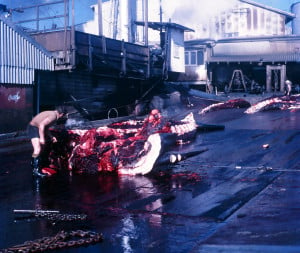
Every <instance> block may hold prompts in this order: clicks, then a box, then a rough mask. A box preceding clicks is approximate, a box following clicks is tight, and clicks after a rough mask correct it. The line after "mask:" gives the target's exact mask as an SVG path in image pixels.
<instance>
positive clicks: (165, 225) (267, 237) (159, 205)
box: [0, 108, 300, 252]
mask: <svg viewBox="0 0 300 253" xmlns="http://www.w3.org/2000/svg"><path fill="white" fill-rule="evenodd" d="M194 110H195V108H194ZM195 111H196V110H195ZM197 119H198V120H199V121H200V122H203V123H210V124H224V125H225V130H223V131H215V132H199V135H198V137H197V140H196V142H194V143H193V144H191V145H189V146H182V147H178V149H177V150H181V151H189V150H193V149H195V148H196V147H206V148H208V151H206V152H204V153H201V154H199V155H197V156H194V157H190V158H188V159H186V160H184V161H183V162H181V163H178V164H177V165H173V166H168V165H165V166H161V167H156V168H155V170H154V171H153V172H152V173H151V174H149V175H147V176H134V177H132V176H117V175H112V174H105V175H97V176H95V175H93V176H80V175H74V174H73V175H69V174H68V173H60V174H58V175H57V176H56V177H54V178H51V179H50V180H46V181H40V180H38V181H36V180H33V179H32V176H31V171H30V167H29V159H28V158H29V156H30V148H27V149H24V147H23V148H19V147H18V145H16V146H15V149H14V150H11V149H10V150H9V152H6V153H5V154H4V153H3V152H1V167H0V202H1V205H0V216H1V219H0V249H2V248H8V247H11V246H13V245H16V244H21V243H23V242H24V241H26V240H34V239H37V238H41V237H43V236H54V235H55V234H57V233H58V231H60V230H62V229H63V230H65V231H69V230H77V229H87V230H91V231H94V232H97V233H102V234H103V238H104V240H103V242H100V243H97V244H94V245H89V246H86V247H79V248H74V247H72V248H70V249H65V251H64V252H299V251H300V241H299V238H300V230H299V218H300V216H299V207H300V199H299V183H300V170H299V168H300V164H299V160H300V159H299V154H300V147H299V145H298V143H299V138H300V128H299V125H300V124H299V123H300V114H299V112H290V111H285V112H283V111H273V112H264V113H258V114H255V115H246V114H244V113H243V111H242V110H241V109H230V110H226V112H225V113H224V111H223V112H221V111H216V112H211V113H207V114H205V115H197ZM265 144H268V145H265ZM1 150H2V151H3V150H4V148H1ZM3 154H4V155H3ZM35 208H40V209H46V210H60V211H61V212H63V213H85V214H87V217H88V218H87V220H86V221H71V222H64V221H60V222H57V223H55V224H52V223H51V222H49V221H47V220H44V219H36V218H34V217H33V218H32V219H28V218H26V219H16V217H15V214H14V213H13V210H14V209H35ZM57 252H59V251H57ZM60 252H61V251H60Z"/></svg>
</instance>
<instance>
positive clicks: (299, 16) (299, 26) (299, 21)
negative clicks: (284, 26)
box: [291, 2, 300, 35]
mask: <svg viewBox="0 0 300 253" xmlns="http://www.w3.org/2000/svg"><path fill="white" fill-rule="evenodd" d="M291 12H292V13H294V14H295V16H296V17H295V18H294V20H293V22H292V33H293V34H296V35H300V2H297V3H294V4H293V5H292V6H291Z"/></svg>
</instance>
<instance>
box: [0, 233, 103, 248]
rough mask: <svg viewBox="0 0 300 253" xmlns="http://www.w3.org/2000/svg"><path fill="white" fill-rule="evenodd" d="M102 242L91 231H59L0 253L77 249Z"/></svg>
mask: <svg viewBox="0 0 300 253" xmlns="http://www.w3.org/2000/svg"><path fill="white" fill-rule="evenodd" d="M102 241H103V236H102V234H99V233H96V232H93V231H84V230H73V231H70V232H65V231H60V232H59V233H57V234H56V235H55V236H52V237H43V238H41V239H37V240H34V241H26V242H24V243H23V244H21V245H16V246H13V247H11V248H7V249H3V250H0V253H27V252H43V251H45V250H54V249H62V248H66V247H79V246H83V245H87V244H93V243H99V242H102Z"/></svg>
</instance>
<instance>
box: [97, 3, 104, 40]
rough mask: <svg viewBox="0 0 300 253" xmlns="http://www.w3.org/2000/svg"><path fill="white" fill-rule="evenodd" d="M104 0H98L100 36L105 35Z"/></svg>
mask: <svg viewBox="0 0 300 253" xmlns="http://www.w3.org/2000/svg"><path fill="white" fill-rule="evenodd" d="M102 23H103V21H102V0H98V29H99V33H98V35H99V36H102V35H103V25H102Z"/></svg>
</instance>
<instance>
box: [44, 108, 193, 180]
mask: <svg viewBox="0 0 300 253" xmlns="http://www.w3.org/2000/svg"><path fill="white" fill-rule="evenodd" d="M196 128H197V124H196V123H195V120H194V117H193V114H192V113H191V114H189V115H188V116H187V117H185V118H184V119H183V120H181V121H168V120H166V119H163V118H162V117H161V114H160V113H159V111H158V110H152V111H151V113H150V114H149V116H148V117H147V118H146V119H145V120H144V121H133V120H130V121H124V122H118V123H113V124H110V125H108V126H105V127H99V128H93V129H88V130H86V129H74V130H73V129H71V130H60V131H53V135H57V136H56V137H57V139H58V140H59V143H58V144H54V145H53V147H52V149H51V152H50V156H49V160H50V163H51V166H52V167H58V168H61V169H69V170H72V171H74V172H76V173H89V174H91V173H97V172H105V171H107V172H117V173H121V174H133V175H135V174H146V173H148V172H149V171H151V169H152V167H153V165H154V163H155V161H156V160H157V158H158V156H159V155H160V153H161V151H162V145H164V143H165V142H164V138H165V137H166V136H167V135H168V139H171V140H174V141H173V143H172V144H174V145H176V141H178V140H180V139H183V138H186V137H187V136H188V138H192V137H194V136H195V133H196ZM170 135H173V136H174V138H173V139H172V138H169V136H170ZM49 167H50V166H49Z"/></svg>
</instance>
